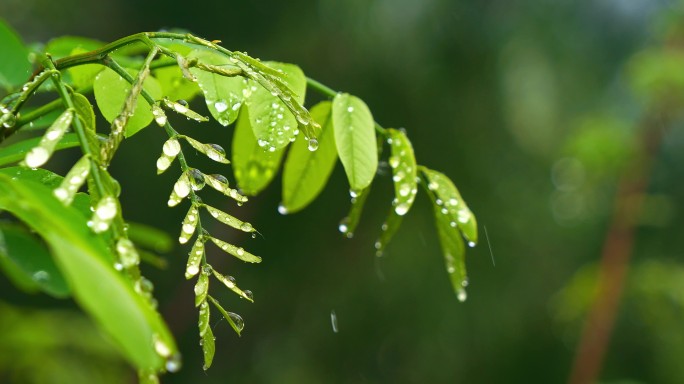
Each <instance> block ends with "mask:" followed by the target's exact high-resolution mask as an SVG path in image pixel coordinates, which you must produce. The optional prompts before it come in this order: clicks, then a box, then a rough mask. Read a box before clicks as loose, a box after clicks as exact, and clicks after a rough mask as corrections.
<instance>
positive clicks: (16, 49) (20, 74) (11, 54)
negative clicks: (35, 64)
mask: <svg viewBox="0 0 684 384" xmlns="http://www.w3.org/2000/svg"><path fill="white" fill-rule="evenodd" d="M0 47H2V59H1V60H0V85H2V86H3V87H4V88H5V89H11V88H13V87H16V86H19V85H21V84H23V83H24V82H25V81H27V80H28V78H29V77H30V76H31V62H29V50H28V49H27V48H26V47H25V46H24V44H23V43H22V42H21V39H20V38H19V35H18V34H17V33H16V32H15V31H14V30H13V29H12V28H11V27H10V26H9V25H8V24H6V23H5V22H3V21H2V20H0Z"/></svg>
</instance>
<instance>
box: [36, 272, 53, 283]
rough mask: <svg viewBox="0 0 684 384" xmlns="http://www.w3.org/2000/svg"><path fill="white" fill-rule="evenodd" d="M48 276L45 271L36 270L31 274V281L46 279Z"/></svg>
mask: <svg viewBox="0 0 684 384" xmlns="http://www.w3.org/2000/svg"><path fill="white" fill-rule="evenodd" d="M49 278H50V274H49V273H47V272H46V271H36V272H35V273H34V274H33V281H39V282H40V281H47V280H48V279H49Z"/></svg>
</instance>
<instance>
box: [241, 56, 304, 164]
mask: <svg viewBox="0 0 684 384" xmlns="http://www.w3.org/2000/svg"><path fill="white" fill-rule="evenodd" d="M265 64H267V65H268V66H269V67H271V68H273V69H275V70H276V71H278V70H279V71H282V74H280V76H283V78H284V80H285V83H286V86H287V87H288V88H289V89H290V90H292V92H294V93H295V94H296V95H297V96H296V98H297V102H298V103H299V104H303V103H304V95H305V92H306V76H304V72H302V70H301V69H300V68H299V67H298V66H296V65H293V64H286V63H278V62H266V63H265ZM249 86H250V87H251V89H253V91H252V92H251V93H250V95H249V97H248V98H247V100H246V103H247V109H249V119H250V123H251V126H252V130H253V132H254V136H255V137H256V139H257V143H259V146H261V147H263V148H264V149H268V150H270V151H272V148H273V149H274V150H279V149H282V148H285V147H286V146H287V145H288V144H290V141H291V140H292V139H293V138H294V137H295V136H296V134H295V132H297V131H298V129H297V126H298V124H299V123H298V122H297V119H296V118H295V116H294V115H293V114H292V112H290V110H289V109H288V108H287V106H286V105H285V104H284V103H283V101H282V100H281V99H280V98H279V97H278V96H274V95H273V94H272V93H271V92H270V91H269V90H267V89H265V88H264V87H261V86H259V85H258V84H257V83H256V82H255V81H254V80H250V81H249ZM262 144H263V145H262Z"/></svg>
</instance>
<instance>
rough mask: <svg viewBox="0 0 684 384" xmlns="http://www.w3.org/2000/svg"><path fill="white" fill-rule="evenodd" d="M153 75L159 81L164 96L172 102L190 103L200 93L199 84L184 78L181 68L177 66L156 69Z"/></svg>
mask: <svg viewBox="0 0 684 384" xmlns="http://www.w3.org/2000/svg"><path fill="white" fill-rule="evenodd" d="M152 73H153V75H154V77H155V78H156V79H157V81H159V85H160V86H161V89H162V94H163V95H164V97H168V98H169V99H170V100H185V101H188V102H189V101H191V100H192V99H194V98H195V96H196V95H197V94H198V93H199V92H200V88H199V87H198V86H197V84H196V83H194V82H192V81H190V80H188V79H186V78H185V77H183V74H182V72H181V70H180V68H178V67H177V66H172V67H164V68H159V69H155V70H154V71H152Z"/></svg>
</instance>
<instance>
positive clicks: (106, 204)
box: [95, 196, 118, 220]
mask: <svg viewBox="0 0 684 384" xmlns="http://www.w3.org/2000/svg"><path fill="white" fill-rule="evenodd" d="M117 211H118V208H117V206H116V200H115V199H114V198H113V197H111V196H108V197H105V198H104V199H102V200H100V202H99V203H98V204H97V208H95V215H96V216H97V217H98V218H99V219H100V220H111V219H113V218H114V216H116V213H117Z"/></svg>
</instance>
